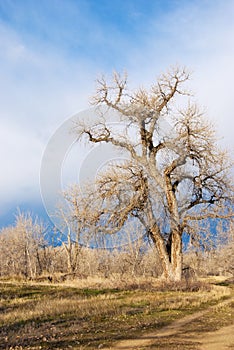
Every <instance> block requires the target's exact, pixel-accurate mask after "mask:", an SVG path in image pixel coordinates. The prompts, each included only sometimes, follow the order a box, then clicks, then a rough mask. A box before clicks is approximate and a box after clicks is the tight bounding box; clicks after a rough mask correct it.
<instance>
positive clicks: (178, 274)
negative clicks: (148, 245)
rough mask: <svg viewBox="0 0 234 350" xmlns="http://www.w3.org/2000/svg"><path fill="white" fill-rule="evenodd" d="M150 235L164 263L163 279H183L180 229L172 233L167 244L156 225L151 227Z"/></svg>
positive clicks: (172, 280)
mask: <svg viewBox="0 0 234 350" xmlns="http://www.w3.org/2000/svg"><path fill="white" fill-rule="evenodd" d="M150 236H151V238H152V240H153V242H154V244H155V246H156V248H157V250H158V254H159V257H160V260H161V263H162V270H163V273H162V279H164V280H166V281H168V282H175V281H181V278H182V239H181V234H180V232H179V230H177V231H174V232H172V233H171V235H170V236H169V239H168V242H167V245H165V242H164V240H163V239H162V237H161V235H160V234H159V230H158V228H157V226H156V225H154V226H153V227H152V228H151V230H150Z"/></svg>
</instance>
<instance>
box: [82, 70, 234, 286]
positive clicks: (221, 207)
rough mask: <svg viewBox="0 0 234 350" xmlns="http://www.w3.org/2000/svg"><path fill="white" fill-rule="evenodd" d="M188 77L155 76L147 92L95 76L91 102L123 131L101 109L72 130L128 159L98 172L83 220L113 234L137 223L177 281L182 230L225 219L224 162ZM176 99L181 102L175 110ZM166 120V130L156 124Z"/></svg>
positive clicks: (228, 189) (228, 187) (228, 210)
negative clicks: (116, 123)
mask: <svg viewBox="0 0 234 350" xmlns="http://www.w3.org/2000/svg"><path fill="white" fill-rule="evenodd" d="M188 80H189V74H188V72H187V71H186V70H185V69H180V68H173V69H171V70H170V71H168V73H166V74H163V75H162V76H161V77H160V78H159V79H158V81H157V82H156V83H155V84H153V85H152V87H151V88H150V90H149V91H147V90H146V89H143V88H141V89H139V90H138V91H136V92H130V91H128V89H127V78H126V76H124V77H123V78H122V77H121V76H120V75H118V74H114V76H113V81H112V82H111V84H108V83H107V81H106V80H105V79H104V78H103V79H101V80H98V89H97V93H96V95H95V97H94V104H95V105H97V106H99V105H105V106H106V107H107V108H108V109H110V111H111V110H113V111H117V112H118V113H119V116H120V122H122V123H123V122H124V123H125V124H124V125H125V126H124V130H121V132H120V131H119V130H117V131H116V130H114V129H113V127H112V126H111V125H110V124H108V121H107V120H106V119H105V114H103V115H100V118H99V120H97V122H96V123H95V124H94V125H91V126H90V125H87V123H86V122H85V121H82V122H79V124H78V125H77V127H76V132H77V134H78V137H79V139H83V138H84V137H86V138H87V139H88V141H89V142H90V143H110V144H112V145H114V146H116V147H118V148H120V149H123V150H125V151H126V152H128V154H129V157H130V160H129V161H126V162H124V164H123V163H122V164H112V166H111V167H110V169H109V170H105V171H104V172H103V173H102V174H101V175H100V176H99V179H98V180H97V183H96V186H97V187H96V190H95V191H94V192H93V193H91V194H90V195H91V196H92V197H91V198H92V200H91V202H90V203H89V204H90V208H89V209H88V212H89V214H90V215H88V212H87V213H86V214H87V216H86V217H87V222H88V220H89V221H92V223H93V224H94V223H95V226H96V228H98V230H102V231H103V232H109V233H114V232H117V231H119V230H120V229H121V228H123V227H124V225H126V223H127V222H128V221H129V220H139V221H140V223H141V225H142V229H143V230H144V231H145V232H146V233H147V235H148V236H149V237H150V239H151V241H152V242H153V244H154V245H155V247H156V248H157V251H158V253H159V256H160V260H161V263H162V270H163V276H162V277H163V278H165V279H166V280H168V281H169V280H170V281H180V280H181V276H182V235H183V233H187V234H189V235H190V236H191V238H192V239H191V240H193V241H196V237H197V232H196V231H195V229H194V225H193V223H194V222H200V223H203V222H210V221H209V220H211V219H216V218H231V217H232V203H231V200H232V196H233V187H232V184H231V178H230V173H229V170H230V167H231V164H230V162H229V159H228V156H227V154H226V152H224V151H222V150H220V149H219V147H218V146H217V144H216V138H215V132H214V129H213V127H212V125H211V124H210V123H209V122H208V120H207V119H206V118H205V117H204V116H203V114H202V113H201V112H200V111H199V109H198V107H197V106H196V105H193V104H191V103H190V97H189V96H188V93H187V92H186V91H185V89H184V88H183V86H184V84H185V82H187V81H188ZM179 96H182V97H183V102H184V99H189V101H188V102H187V107H186V108H184V109H181V110H178V108H176V100H177V98H178V97H179ZM166 121H167V122H168V124H167V125H171V127H167V128H165V127H163V123H164V125H165V122H166ZM201 226H202V225H201ZM199 239H200V238H199Z"/></svg>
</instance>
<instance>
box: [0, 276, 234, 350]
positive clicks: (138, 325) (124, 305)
mask: <svg viewBox="0 0 234 350" xmlns="http://www.w3.org/2000/svg"><path fill="white" fill-rule="evenodd" d="M86 282H87V280H86ZM89 282H90V285H91V284H92V283H93V285H95V286H96V285H98V284H99V283H101V281H100V280H97V279H96V280H95V281H94V280H92V281H91V280H90V281H89ZM91 282H92V283H91ZM140 282H141V283H140ZM68 284H69V285H68ZM81 285H83V282H82V281H78V282H67V283H66V284H63V285H53V284H44V285H43V284H32V283H31V284H29V283H23V284H22V283H21V284H16V283H0V327H1V332H0V349H6V348H10V347H12V349H14V348H15V347H16V346H22V347H23V349H39V348H40V347H41V349H64V348H69V346H71V347H73V348H77V349H78V348H80V349H82V347H83V346H85V347H86V348H87V347H89V348H93V349H96V348H97V347H98V346H99V345H100V344H108V343H110V342H112V341H114V340H117V339H121V338H124V337H127V336H128V337H129V336H131V335H132V336H134V334H136V333H137V334H139V332H142V331H144V329H155V328H158V327H161V326H162V325H165V324H168V323H170V322H172V321H173V320H175V319H177V318H180V317H182V316H183V315H186V314H189V313H192V312H194V311H195V310H198V309H202V308H203V307H206V306H207V305H208V304H209V305H210V304H215V303H216V302H217V301H219V300H221V299H223V298H227V297H229V296H230V293H231V292H230V289H229V288H227V287H221V286H212V287H210V288H207V287H201V288H200V290H199V291H196V292H191V291H183V290H178V289H177V290H174V291H165V286H162V290H160V288H159V284H158V282H157V281H152V280H151V281H148V284H146V281H138V283H137V285H135V287H134V288H133V287H132V288H127V287H126V286H125V288H124V289H120V288H118V289H116V288H115V289H114V288H112V289H111V288H109V289H107V288H102V289H98V288H96V289H95V288H87V287H86V288H85V289H84V288H80V286H81ZM104 285H105V283H104ZM146 285H147V286H148V289H147V288H146V290H145V289H144V287H145V286H146ZM86 286H87V285H86ZM109 286H110V285H109ZM202 286H204V284H203V285H202ZM1 344H2V345H1Z"/></svg>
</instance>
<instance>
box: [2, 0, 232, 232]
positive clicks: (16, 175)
mask: <svg viewBox="0 0 234 350" xmlns="http://www.w3.org/2000/svg"><path fill="white" fill-rule="evenodd" d="M233 18H234V1H233V0H225V1H224V0H124V1H122V0H112V1H109V0H99V1H97V0H50V1H47V0H40V1H36V0H0V77H1V79H0V140H1V147H0V161H1V172H0V216H1V219H0V226H1V225H3V224H5V223H6V221H7V220H8V221H9V220H13V215H12V213H13V212H14V211H15V208H16V207H20V206H23V207H25V206H26V207H27V206H28V208H30V207H31V208H32V209H33V208H37V209H38V208H40V207H41V199H40V188H39V173H40V163H41V158H42V155H43V151H44V149H45V147H46V145H47V143H48V141H49V139H50V137H51V135H53V133H54V132H55V130H56V129H57V128H58V127H59V125H61V123H63V122H64V120H66V119H67V118H69V117H71V116H72V115H74V114H75V113H77V112H79V111H82V110H84V109H86V108H88V107H89V98H90V96H91V95H92V94H93V92H94V87H95V78H96V77H97V76H99V75H100V74H102V73H104V74H106V75H108V74H110V73H111V72H112V71H113V70H117V71H120V72H121V71H125V70H126V71H127V72H128V75H129V79H130V84H131V86H136V87H137V86H139V85H149V84H150V83H151V82H153V81H154V80H155V78H156V77H157V76H158V75H159V74H160V73H161V72H162V71H164V70H166V69H167V68H168V67H169V66H170V65H173V64H181V65H186V66H187V67H188V68H189V69H190V70H191V71H192V72H193V75H192V81H191V88H192V89H193V91H194V92H195V93H196V99H197V101H198V102H199V103H200V105H201V106H202V107H206V110H207V114H208V115H209V117H210V118H211V120H212V121H213V122H214V123H215V124H216V126H217V129H218V133H219V136H220V137H224V139H223V141H222V143H223V145H224V146H225V147H227V148H229V149H232V150H233V146H234V141H233V139H234V138H233V130H234V103H233V81H234V68H233V62H234V39H233V38H234V21H233ZM37 209H35V210H37Z"/></svg>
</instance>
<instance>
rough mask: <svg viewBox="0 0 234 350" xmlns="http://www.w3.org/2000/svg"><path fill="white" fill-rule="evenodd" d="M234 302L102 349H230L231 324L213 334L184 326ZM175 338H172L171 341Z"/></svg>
mask: <svg viewBox="0 0 234 350" xmlns="http://www.w3.org/2000/svg"><path fill="white" fill-rule="evenodd" d="M232 302H234V298H232V299H228V300H226V301H223V302H220V303H219V304H218V305H214V306H211V307H209V308H208V309H206V310H203V311H200V312H196V313H194V314H193V315H189V316H186V317H184V318H182V319H180V320H177V321H175V322H173V323H172V324H170V325H168V326H166V327H164V328H161V329H160V330H158V331H155V332H151V333H147V334H144V335H141V336H139V338H135V339H128V340H122V341H120V342H118V343H116V344H113V346H112V347H109V348H106V349H116V350H124V349H125V350H128V349H137V350H145V349H181V350H184V349H197V350H198V349H199V350H225V349H229V350H230V349H234V324H232V325H228V326H226V327H222V328H220V329H219V330H216V331H213V332H200V331H199V330H198V329H196V327H195V328H194V329H192V331H191V330H190V331H188V332H187V331H186V327H185V326H186V325H188V324H190V323H191V322H193V321H194V320H197V319H200V318H201V317H203V316H204V315H206V314H208V313H210V312H211V311H212V310H216V309H217V308H223V307H225V306H227V305H229V304H231V303H232ZM175 336H176V339H175Z"/></svg>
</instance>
